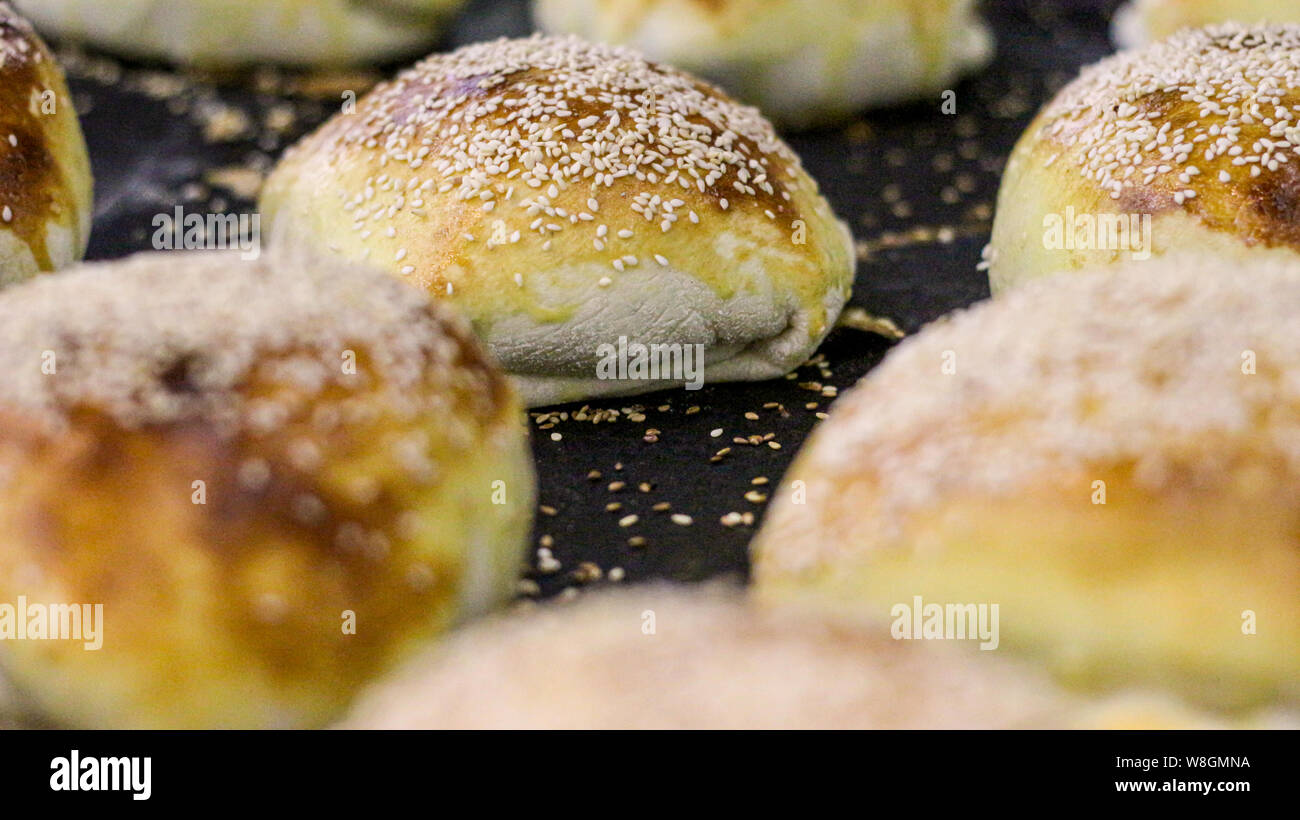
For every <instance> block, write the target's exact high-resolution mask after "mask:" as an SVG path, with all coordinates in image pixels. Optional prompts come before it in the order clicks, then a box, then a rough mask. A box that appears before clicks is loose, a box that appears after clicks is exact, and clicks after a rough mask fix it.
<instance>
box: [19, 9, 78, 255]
mask: <svg viewBox="0 0 1300 820" xmlns="http://www.w3.org/2000/svg"><path fill="white" fill-rule="evenodd" d="M71 106H72V101H71V99H70V97H69V95H68V91H67V87H66V86H65V85H64V81H63V76H62V73H61V72H60V70H59V68H58V66H57V64H56V63H55V61H54V57H53V55H52V54H50V51H49V49H47V48H46V47H45V44H44V43H42V42H41V40H40V38H39V37H37V35H36V33H35V31H34V30H33V29H32V27H31V24H29V23H28V22H27V21H26V20H24V19H23V18H21V17H19V16H18V15H17V14H15V13H14V11H13V9H12V8H11V7H10V6H9V4H8V3H0V209H2V210H0V227H3V228H5V229H7V230H10V231H13V233H14V234H15V235H16V236H17V237H18V238H19V239H21V240H22V241H23V242H24V243H25V244H26V245H27V246H28V247H29V248H30V249H31V252H32V255H33V256H34V257H35V259H36V264H37V266H38V267H39V268H40V269H41V270H46V271H48V270H53V269H54V267H55V263H54V261H53V260H52V258H51V255H50V252H49V249H48V248H47V247H46V229H47V226H48V224H49V222H50V221H51V220H56V221H59V222H64V221H71V223H72V230H73V232H74V233H75V234H77V235H80V234H81V232H82V231H83V229H84V226H83V225H81V224H80V221H81V215H80V208H81V205H80V204H79V203H78V202H77V199H76V195H75V194H74V191H73V185H74V182H73V179H72V176H73V174H72V172H71V171H70V169H68V168H65V167H64V166H65V160H63V159H61V158H60V156H59V153H58V146H57V144H56V142H54V141H53V140H52V138H51V134H50V130H51V128H52V127H53V126H52V125H51V122H53V118H54V116H55V113H53V111H57V110H59V109H60V108H62V107H66V108H67V110H69V111H70V110H71ZM51 108H52V109H53V111H51V110H50V109H51Z"/></svg>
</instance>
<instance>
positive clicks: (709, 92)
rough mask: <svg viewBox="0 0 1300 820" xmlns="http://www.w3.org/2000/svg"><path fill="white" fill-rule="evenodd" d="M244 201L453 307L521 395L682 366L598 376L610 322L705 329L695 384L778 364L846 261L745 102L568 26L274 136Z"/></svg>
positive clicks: (793, 362) (684, 341) (646, 336)
mask: <svg viewBox="0 0 1300 820" xmlns="http://www.w3.org/2000/svg"><path fill="white" fill-rule="evenodd" d="M261 209H262V213H263V215H264V216H265V217H266V218H267V219H268V220H270V226H269V231H270V235H271V236H272V240H273V242H275V243H277V244H279V245H282V246H286V247H291V248H297V249H303V250H308V251H326V252H330V253H334V254H337V255H340V256H343V257H345V258H348V259H352V260H357V261H366V262H368V263H370V264H373V265H376V266H379V267H382V268H383V269H385V270H388V271H389V272H390V273H392V274H393V275H394V276H396V277H398V278H400V279H403V280H405V281H407V282H410V283H411V284H413V285H415V286H417V287H420V288H422V289H424V290H425V291H426V292H427V293H428V294H429V295H430V296H431V297H433V298H437V299H440V300H444V301H446V302H448V303H450V304H452V305H454V306H455V307H456V308H457V309H459V310H460V311H461V312H462V313H463V314H464V315H466V316H467V317H469V319H470V320H471V321H472V323H473V325H474V329H475V331H476V332H477V333H478V334H479V335H480V336H481V337H482V338H483V339H484V340H485V341H486V343H487V345H488V347H489V348H490V349H491V351H492V353H493V354H494V355H495V356H496V358H497V360H498V361H500V362H501V363H502V364H503V365H504V366H505V368H506V370H507V371H509V372H510V373H511V374H512V375H513V376H515V378H516V380H517V381H518V383H519V385H520V387H521V389H522V392H523V395H524V398H525V400H526V401H527V402H528V403H529V404H530V405H537V404H546V403H551V402H558V401H566V400H575V399H582V398H589V397H592V396H602V395H618V394H627V393H637V392H646V391H650V390H654V389H658V388H662V387H669V386H673V385H680V384H682V383H683V382H685V381H689V380H690V378H689V375H687V374H686V373H685V369H684V368H679V369H678V370H677V371H673V370H671V369H669V371H668V372H666V373H665V372H663V370H660V371H659V374H658V376H659V377H658V378H651V379H609V378H603V376H605V375H609V371H608V370H606V371H604V372H602V371H601V370H600V369H599V368H600V367H601V364H602V361H603V360H604V356H603V354H602V350H608V349H609V348H604V347H603V346H609V347H610V348H614V347H617V345H618V344H619V341H620V338H621V337H625V339H626V341H627V343H628V344H629V345H632V344H638V345H647V346H649V345H681V346H684V347H683V349H685V348H689V349H690V352H692V353H694V351H695V350H696V348H694V346H695V345H702V346H703V352H704V355H705V358H706V364H705V367H704V373H703V376H704V378H705V379H706V380H707V381H710V382H719V381H736V380H755V379H767V378H773V377H776V376H780V375H781V374H783V373H785V372H788V371H789V370H791V369H792V368H794V367H795V366H797V365H798V364H800V363H801V362H802V361H804V359H805V358H806V357H807V356H808V354H809V353H810V352H811V351H813V350H814V349H815V348H816V347H817V345H818V344H819V343H820V342H821V340H822V339H823V338H824V337H825V335H826V334H827V333H828V332H829V331H830V329H831V327H832V326H833V325H834V323H835V320H836V318H837V317H838V315H839V312H840V310H841V308H842V307H843V305H844V303H845V301H846V300H847V298H848V295H849V289H850V286H851V284H852V279H853V265H854V261H853V253H852V247H851V245H852V243H851V236H850V234H849V231H848V229H847V228H846V227H845V226H844V225H843V224H842V223H841V222H839V221H838V220H837V219H836V218H835V215H834V214H833V213H832V212H831V209H830V206H829V205H828V204H827V202H826V200H825V199H824V198H823V197H822V196H821V195H820V194H819V193H818V190H817V185H816V183H815V182H813V180H812V179H811V178H810V177H809V176H808V174H807V173H806V172H805V171H804V169H803V167H802V166H801V164H800V162H799V160H798V158H797V157H796V156H795V155H794V154H793V152H791V150H790V149H789V147H787V146H786V145H785V144H784V143H783V142H781V140H780V139H779V138H778V137H777V136H776V134H775V133H774V132H773V130H772V127H771V125H770V124H768V123H767V122H766V121H765V120H764V119H763V118H762V116H761V115H759V113H758V112H757V111H755V110H754V109H752V108H748V107H745V106H741V105H738V104H737V103H735V102H733V101H732V100H730V99H729V98H727V97H726V96H724V95H723V94H722V93H721V92H720V91H718V90H717V89H716V88H713V87H712V86H709V85H705V84H703V83H701V82H699V81H697V80H695V79H693V78H691V77H690V76H688V75H686V74H682V73H681V72H678V71H676V70H674V69H671V68H668V67H666V66H662V65H656V64H653V63H649V62H647V61H646V60H645V59H644V58H642V57H641V56H640V55H639V54H637V53H636V52H633V51H630V50H627V49H623V48H615V47H612V46H602V45H592V44H589V43H585V42H583V41H581V40H578V39H576V38H542V37H533V38H530V39H525V40H497V41H495V42H490V43H482V44H478V45H473V46H469V47H467V48H463V49H461V50H459V51H456V52H454V53H452V54H446V55H435V56H433V57H430V58H429V59H428V60H425V61H424V62H422V63H420V64H419V65H417V66H415V67H414V68H412V69H410V70H409V71H406V72H404V73H402V74H400V75H399V76H398V77H397V78H396V79H395V80H393V81H392V82H390V83H387V84H384V85H381V86H380V87H379V88H377V89H376V90H375V91H373V92H371V93H370V94H369V95H368V96H367V97H365V98H364V99H362V100H361V101H360V102H359V103H358V104H357V108H356V111H355V112H350V113H349V112H344V113H341V114H339V115H338V116H336V117H335V118H334V119H333V120H331V121H330V122H328V123H327V124H326V125H325V126H324V127H322V128H321V129H320V130H319V131H318V132H316V133H315V134H313V135H312V136H310V137H308V138H307V139H305V140H304V141H303V142H301V143H299V144H298V145H297V146H295V147H294V148H292V149H291V150H290V151H289V152H288V153H287V154H286V156H285V157H284V159H283V160H282V161H281V163H280V165H279V166H278V167H277V168H276V170H275V171H274V172H273V173H272V175H271V177H270V178H269V179H268V180H267V184H266V187H265V189H264V191H263V196H262V203H261ZM628 372H631V371H630V370H629V371H628ZM683 375H687V377H686V378H683Z"/></svg>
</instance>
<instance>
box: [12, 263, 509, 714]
mask: <svg viewBox="0 0 1300 820" xmlns="http://www.w3.org/2000/svg"><path fill="white" fill-rule="evenodd" d="M315 264H316V269H315V270H314V271H313V273H314V279H308V278H307V277H306V276H305V275H304V273H303V270H302V266H301V265H299V264H295V263H294V262H293V261H292V260H286V259H276V260H272V259H269V258H263V259H261V260H258V261H244V260H242V259H240V258H239V256H238V255H235V254H226V253H158V254H150V255H141V256H136V257H133V258H131V259H128V260H125V261H121V262H116V263H111V264H102V265H87V266H84V267H82V268H78V269H75V270H72V271H69V272H67V273H64V274H60V275H59V276H57V277H45V278H41V279H38V280H35V281H33V282H29V283H27V284H24V285H21V286H18V287H16V288H12V289H10V290H9V291H6V292H5V293H3V294H0V369H2V370H3V371H4V372H5V373H7V374H9V375H8V376H7V377H6V378H5V379H4V380H0V532H2V533H4V537H3V538H0V607H7V608H8V614H9V617H8V618H0V631H3V632H4V634H5V635H6V637H9V638H13V639H12V640H3V641H0V668H2V669H3V672H4V674H5V676H6V677H7V678H8V679H9V681H10V682H11V683H12V684H13V686H14V687H15V688H16V689H17V690H18V691H19V693H20V694H21V695H22V696H23V700H25V701H27V702H30V703H32V704H34V705H35V706H36V708H37V709H38V710H39V711H40V712H41V713H42V714H44V715H45V716H46V717H48V718H49V719H51V720H53V721H54V722H56V723H59V724H61V725H65V726H72V727H92V728H98V727H109V728H135V727H146V728H190V727H195V728H204V727H219V728H231V727H300V726H317V725H321V724H323V723H325V722H326V721H328V720H330V719H331V718H333V717H334V716H335V715H337V714H338V713H339V712H340V711H341V710H342V709H343V708H344V707H345V706H346V705H347V704H348V702H349V701H350V699H351V697H352V695H353V693H354V692H355V691H356V690H357V689H358V688H359V687H360V686H361V684H362V683H364V682H366V681H367V680H370V679H371V678H373V677H375V676H377V675H379V674H381V673H382V672H383V671H384V670H386V669H387V668H389V667H390V666H391V665H393V664H394V663H396V662H397V661H398V660H399V659H400V658H402V657H403V656H404V655H405V654H406V653H407V652H408V651H410V650H411V649H412V648H413V647H415V646H417V645H419V644H420V643H422V642H426V641H429V640H432V639H435V638H437V637H438V636H439V634H440V633H442V632H443V631H445V630H446V629H448V628H449V627H451V626H452V625H453V624H455V623H457V622H459V621H461V620H463V619H464V618H467V617H469V616H472V615H474V614H477V613H480V612H483V611H485V610H487V609H490V608H491V607H492V606H493V605H495V604H497V603H499V602H501V601H503V600H505V599H507V598H508V597H509V596H510V594H511V593H512V591H513V586H514V582H515V579H516V577H517V572H518V569H519V566H520V564H521V561H522V557H523V552H524V546H525V542H526V540H527V531H528V527H529V522H530V520H531V509H532V497H533V477H532V466H531V461H530V456H529V452H528V448H527V441H526V439H527V434H526V431H525V430H524V427H523V424H522V422H521V416H522V413H521V408H520V405H519V403H518V401H517V399H516V398H515V396H514V394H513V392H512V391H511V389H510V387H509V384H508V383H507V381H506V380H505V378H504V377H503V376H502V375H501V374H500V373H498V372H497V371H496V370H495V369H494V367H493V366H492V365H491V364H490V363H489V362H488V360H487V359H486V358H485V357H484V356H483V354H482V353H481V352H480V350H479V348H478V347H477V345H476V344H475V342H474V340H473V339H472V337H470V336H469V335H468V329H467V328H466V327H464V325H463V324H462V323H461V322H460V321H459V320H457V319H454V318H449V317H447V316H446V315H445V314H444V312H443V311H442V310H439V309H436V308H435V307H434V306H431V305H429V304H428V301H427V300H426V299H424V298H423V297H422V296H421V295H420V294H419V293H417V292H415V291H413V290H411V289H409V288H406V287H404V286H402V285H400V284H398V283H396V282H393V281H391V280H389V279H388V278H387V277H383V276H380V275H377V274H366V272H364V271H362V272H358V271H355V270H348V269H344V267H343V266H342V265H335V266H334V267H332V268H331V267H328V266H321V265H320V264H319V263H315ZM24 601H25V602H26V606H22V604H23V602H24ZM60 605H62V606H68V605H75V607H76V612H77V613H78V616H79V617H78V618H77V621H80V626H79V627H75V628H74V626H72V625H67V624H65V625H64V626H63V627H61V628H60V631H59V636H60V638H61V639H57V640H56V639H53V638H54V631H53V627H50V628H49V629H50V634H49V635H48V636H47V637H48V638H49V639H44V640H42V639H37V638H36V637H33V636H34V635H36V634H37V632H35V631H28V632H27V639H26V640H23V639H22V638H23V632H24V630H25V629H27V627H23V626H21V625H20V623H22V622H27V623H28V624H29V626H30V627H31V630H35V629H36V627H35V626H32V625H34V624H36V623H37V622H38V621H40V620H42V619H43V618H45V617H46V616H44V615H42V613H48V612H52V611H53V610H50V609H49V608H50V607H53V606H60ZM96 606H101V607H102V614H100V615H96V614H95V613H94V610H93V607H96ZM49 617H51V618H52V617H53V616H49ZM68 617H72V616H71V615H69V616H68ZM50 623H53V622H52V621H50ZM75 623H76V621H74V622H73V624H75ZM92 628H93V629H92ZM69 630H71V631H69ZM78 631H81V632H83V635H82V637H83V639H82V640H77V639H76V634H75V633H76V632H78ZM92 631H93V633H94V634H89V633H90V632H92ZM65 633H68V634H72V635H73V637H72V639H63V638H64V634H65ZM96 644H98V645H97V646H96Z"/></svg>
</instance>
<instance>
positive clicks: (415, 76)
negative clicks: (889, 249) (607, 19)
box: [295, 35, 802, 270]
mask: <svg viewBox="0 0 1300 820" xmlns="http://www.w3.org/2000/svg"><path fill="white" fill-rule="evenodd" d="M319 136H320V137H322V138H324V139H325V140H327V142H328V145H329V149H328V150H329V151H330V152H331V153H332V154H333V155H335V156H340V155H343V154H347V153H351V152H354V151H355V150H356V149H357V147H358V146H360V147H364V148H366V149H369V150H373V151H379V152H381V159H380V161H379V170H377V171H376V173H375V174H374V175H373V176H371V177H370V178H368V179H366V180H365V182H364V184H362V185H360V186H358V187H357V188H356V189H355V190H349V191H345V192H344V193H343V196H344V197H345V198H346V207H347V208H348V209H349V211H350V212H351V215H352V218H353V229H354V230H356V231H357V232H359V233H361V234H362V235H363V237H364V236H369V235H370V234H371V233H374V232H376V231H383V230H385V228H384V224H385V222H386V221H387V220H390V219H391V218H392V217H394V216H395V215H396V214H398V213H400V212H402V211H408V212H412V213H415V214H417V215H418V214H419V212H420V211H421V209H423V208H426V207H429V206H430V203H431V202H433V201H434V200H436V199H439V198H443V197H454V198H455V199H458V200H460V201H462V202H466V203H472V204H473V205H474V207H476V208H479V209H481V210H482V211H484V212H485V213H489V214H490V215H491V217H492V218H493V219H501V220H503V221H504V223H505V226H506V230H505V231H503V232H496V235H481V234H480V235H477V236H476V235H474V234H472V233H468V234H457V236H458V237H459V241H463V242H483V243H487V245H488V246H489V247H490V246H492V245H493V244H506V243H510V244H513V243H516V242H519V241H521V240H529V239H535V240H536V241H537V243H538V244H539V246H542V247H544V248H547V249H549V241H550V239H551V237H553V236H554V235H556V234H558V233H560V232H561V231H575V230H580V231H584V232H586V233H585V234H584V236H586V238H587V239H588V240H589V241H590V243H591V247H593V248H594V250H595V251H597V252H600V251H603V250H606V249H608V255H609V264H610V266H611V267H612V268H614V269H615V270H619V269H621V268H626V267H630V266H631V265H633V264H636V263H638V262H644V261H649V259H647V260H639V259H635V258H634V259H632V260H628V259H625V258H623V256H624V254H623V253H620V252H618V251H617V250H616V247H617V245H616V243H614V242H613V241H612V238H611V237H612V234H613V233H614V231H613V230H612V229H611V228H610V225H611V224H616V225H618V226H620V227H622V226H623V225H635V226H636V228H637V231H640V232H653V233H655V234H662V233H667V232H668V231H670V230H672V228H673V227H674V225H676V224H677V223H678V222H690V223H693V224H694V223H698V222H699V221H700V220H701V218H707V216H708V213H703V214H701V213H699V209H700V208H701V203H702V202H707V203H710V204H709V207H708V210H709V211H716V212H721V211H726V210H728V209H733V208H737V207H742V206H746V205H752V206H755V207H756V212H757V213H759V214H760V215H761V214H763V213H765V212H771V214H772V215H771V217H770V218H776V216H775V215H776V214H780V213H782V212H784V211H787V210H788V208H789V205H788V203H789V202H790V200H791V198H792V191H794V190H795V189H796V188H797V187H798V185H799V179H800V177H801V174H802V171H801V168H800V165H799V163H798V160H797V159H796V158H795V156H794V154H793V153H792V152H791V151H790V149H789V148H788V147H787V146H786V145H785V144H784V143H782V142H781V140H780V139H779V138H778V137H777V135H776V133H775V132H774V130H773V129H772V126H771V125H770V124H769V123H768V122H767V121H766V120H765V119H764V118H763V117H762V116H761V114H759V112H758V111H757V109H754V108H751V107H748V106H744V105H740V104H738V103H736V102H734V101H732V100H730V99H729V98H727V97H726V96H725V95H723V94H722V93H721V92H720V91H718V90H717V89H715V88H713V87H711V86H708V85H706V84H704V83H701V82H700V81H698V80H696V79H694V78H692V77H690V76H689V75H687V74H684V73H682V72H679V71H676V70H674V69H671V68H669V67H667V66H663V65H658V64H655V63H651V62H649V61H647V60H646V59H645V58H644V57H642V56H641V55H640V54H638V53H637V52H635V51H632V50H630V49H626V48H620V47H614V46H608V45H594V44H590V43H587V42H585V41H583V40H580V39H578V38H575V37H542V36H540V35H535V36H533V37H531V38H528V39H522V40H506V39H502V40H497V41H494V42H489V43H481V44H477V45H472V46H468V47H466V48H462V49H460V50H458V51H455V52H453V53H451V54H439V55H435V56H433V57H430V58H429V59H427V60H425V61H424V62H422V63H419V64H418V65H416V66H415V67H413V68H411V69H410V70H408V71H406V72H404V73H402V74H401V75H399V76H398V77H397V78H396V79H395V80H393V81H392V82H391V83H388V84H386V85H383V86H381V87H379V88H378V89H376V90H375V91H374V92H372V93H371V95H369V96H368V97H367V98H366V99H364V100H363V101H362V102H361V103H360V104H359V105H358V109H357V112H356V113H355V114H354V115H351V116H341V117H337V118H335V120H334V121H332V123H331V124H330V125H327V126H326V129H325V130H324V131H323V132H321V135H319ZM295 150H320V146H319V145H318V144H317V143H316V141H315V140H308V141H307V142H306V143H305V144H303V145H302V146H301V147H299V148H297V149H295ZM566 192H572V193H570V194H568V195H566ZM623 231H626V232H627V233H623ZM630 233H631V230H630V229H629V228H622V231H620V232H619V234H620V237H621V238H629V237H628V234H630Z"/></svg>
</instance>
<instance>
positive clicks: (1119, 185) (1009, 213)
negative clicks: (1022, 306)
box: [989, 24, 1300, 292]
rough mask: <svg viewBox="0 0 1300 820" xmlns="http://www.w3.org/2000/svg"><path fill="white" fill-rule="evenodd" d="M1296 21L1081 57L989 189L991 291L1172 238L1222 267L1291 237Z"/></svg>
mask: <svg viewBox="0 0 1300 820" xmlns="http://www.w3.org/2000/svg"><path fill="white" fill-rule="evenodd" d="M1297 54H1300V26H1294V25H1269V26H1254V27H1244V26H1241V25H1237V24H1225V25H1220V26H1212V27H1210V28H1206V29H1194V30H1187V31H1183V32H1180V33H1178V34H1175V35H1174V36H1172V37H1170V38H1169V39H1167V40H1164V41H1161V42H1159V43H1157V44H1155V45H1153V46H1150V47H1149V48H1146V49H1143V50H1141V51H1135V52H1124V53H1121V54H1119V55H1116V56H1114V57H1111V58H1108V59H1106V60H1103V61H1102V62H1100V63H1098V64H1097V65H1095V66H1092V67H1090V68H1086V69H1084V71H1083V73H1082V74H1081V75H1080V76H1079V78H1078V79H1077V80H1075V81H1074V82H1073V83H1071V84H1070V85H1069V86H1067V87H1066V88H1065V89H1064V90H1062V91H1061V92H1060V93H1059V94H1058V95H1057V96H1056V99H1054V100H1053V101H1052V102H1051V103H1049V104H1048V105H1047V106H1046V107H1045V108H1044V110H1043V111H1042V113H1040V114H1039V115H1038V118H1037V119H1036V120H1035V121H1034V122H1033V124H1032V125H1030V127H1029V129H1028V130H1027V131H1026V132H1025V135H1024V136H1023V137H1022V138H1021V140H1020V142H1019V144H1018V145H1017V146H1016V148H1015V151H1014V152H1013V154H1012V156H1011V159H1010V162H1009V163H1008V165H1007V169H1006V174H1005V176H1004V177H1003V180H1002V190H1001V192H1000V193H999V195H998V208H997V216H996V219H995V221H994V225H993V241H992V245H991V247H990V254H989V263H990V268H989V279H990V282H991V284H992V287H993V290H994V292H1001V291H1003V290H1005V289H1006V288H1008V287H1010V286H1012V285H1014V284H1016V283H1018V282H1022V281H1024V280H1026V279H1031V278H1034V277H1037V276H1044V275H1047V274H1050V273H1053V272H1056V271H1061V270H1079V269H1083V268H1086V267H1091V266H1097V265H1103V264H1110V263H1113V262H1116V261H1120V260H1128V259H1138V260H1141V259H1145V258H1149V257H1150V256H1159V255H1162V254H1164V253H1167V252H1169V251H1170V250H1173V249H1177V250H1182V251H1191V252H1197V253H1201V254H1205V255H1207V256H1216V257H1218V258H1220V259H1222V260H1223V261H1224V264H1225V265H1226V266H1228V267H1235V266H1240V265H1249V264H1252V260H1254V259H1262V258H1267V257H1272V256H1279V257H1285V258H1287V259H1296V258H1297V251H1300V220H1298V219H1297V214H1300V155H1298V154H1297V147H1298V146H1300V117H1297V115H1298V114H1300V70H1298V67H1300V63H1298V62H1297V56H1296V55H1297Z"/></svg>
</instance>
